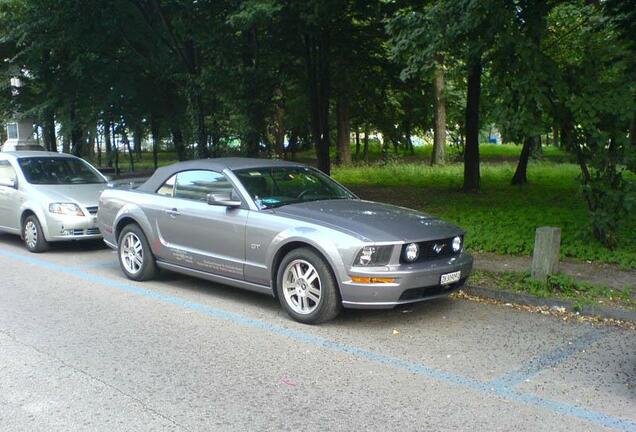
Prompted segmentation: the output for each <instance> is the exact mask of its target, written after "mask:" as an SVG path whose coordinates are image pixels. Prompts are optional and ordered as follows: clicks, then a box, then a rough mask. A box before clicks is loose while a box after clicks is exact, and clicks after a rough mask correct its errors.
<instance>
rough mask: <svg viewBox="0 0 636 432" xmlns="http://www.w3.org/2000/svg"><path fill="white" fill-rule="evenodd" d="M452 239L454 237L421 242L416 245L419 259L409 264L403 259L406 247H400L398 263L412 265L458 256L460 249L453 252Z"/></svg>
mask: <svg viewBox="0 0 636 432" xmlns="http://www.w3.org/2000/svg"><path fill="white" fill-rule="evenodd" d="M453 239H454V237H450V238H446V239H442V240H430V241H423V242H419V243H417V244H418V246H419V247H420V255H419V257H418V258H417V259H416V260H415V261H413V262H409V261H407V260H406V258H405V253H406V246H407V245H408V243H407V244H405V245H403V246H402V253H401V254H400V262H401V263H402V264H414V263H417V262H421V261H429V260H432V259H437V258H446V257H451V256H455V255H459V254H460V253H461V249H460V250H459V251H458V252H454V251H453ZM463 244H464V237H463V236H462V246H463Z"/></svg>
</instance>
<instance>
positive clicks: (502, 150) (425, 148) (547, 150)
mask: <svg viewBox="0 0 636 432" xmlns="http://www.w3.org/2000/svg"><path fill="white" fill-rule="evenodd" d="M432 151H433V146H432V145H422V146H418V147H415V154H413V155H412V154H411V153H410V152H408V151H406V150H404V149H399V150H398V152H397V153H395V152H394V150H393V147H391V148H389V151H388V152H387V153H386V155H385V154H384V153H383V151H382V146H381V145H380V142H379V141H377V140H371V141H370V143H369V162H370V163H374V162H379V161H382V160H384V159H388V160H393V161H402V162H425V163H428V162H429V161H430V160H431V153H432ZM446 152H447V155H446V157H447V159H448V160H449V161H460V160H461V157H462V156H461V154H460V153H459V151H458V150H457V149H456V148H455V147H451V146H449V147H447V150H446ZM330 153H331V159H332V160H336V149H335V147H332V148H331V150H330ZM479 153H480V157H481V160H482V161H484V162H505V161H507V162H514V161H517V160H518V159H519V155H520V154H521V146H520V145H516V144H488V143H481V144H480V145H479ZM351 154H352V155H353V156H352V157H353V159H354V161H355V160H356V157H355V146H352V147H351ZM297 156H298V160H299V161H301V162H305V163H312V162H313V161H314V160H315V159H316V156H315V153H314V151H313V150H305V151H302V152H299V153H298V155H297ZM538 157H539V158H540V159H542V160H549V161H553V162H566V161H569V160H570V159H571V157H570V155H568V154H567V153H566V152H565V151H563V150H562V149H560V148H557V147H553V146H544V147H543V149H542V152H541V154H540V155H538ZM361 158H362V149H361V150H360V155H359V159H361Z"/></svg>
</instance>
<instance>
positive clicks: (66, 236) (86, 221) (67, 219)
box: [42, 213, 102, 241]
mask: <svg viewBox="0 0 636 432" xmlns="http://www.w3.org/2000/svg"><path fill="white" fill-rule="evenodd" d="M42 229H44V230H45V234H44V235H45V237H46V239H47V240H48V241H69V240H92V239H101V238H102V233H101V232H100V231H99V228H98V227H97V217H96V216H94V215H88V216H61V215H56V214H53V213H48V214H47V215H46V226H43V227H42Z"/></svg>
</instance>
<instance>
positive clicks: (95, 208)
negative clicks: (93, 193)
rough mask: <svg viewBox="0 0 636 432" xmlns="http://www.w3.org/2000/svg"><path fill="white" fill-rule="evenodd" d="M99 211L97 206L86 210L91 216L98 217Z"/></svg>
mask: <svg viewBox="0 0 636 432" xmlns="http://www.w3.org/2000/svg"><path fill="white" fill-rule="evenodd" d="M97 209H98V207H97V206H94V207H86V210H88V212H89V213H90V214H92V215H96V214H97Z"/></svg>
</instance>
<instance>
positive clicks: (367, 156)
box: [362, 128, 369, 163]
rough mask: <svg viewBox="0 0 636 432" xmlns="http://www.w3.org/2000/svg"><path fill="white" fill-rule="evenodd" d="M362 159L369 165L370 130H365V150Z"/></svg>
mask: <svg viewBox="0 0 636 432" xmlns="http://www.w3.org/2000/svg"><path fill="white" fill-rule="evenodd" d="M362 157H363V158H364V161H365V162H366V163H369V128H366V129H365V130H364V149H363V150H362Z"/></svg>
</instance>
